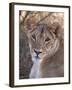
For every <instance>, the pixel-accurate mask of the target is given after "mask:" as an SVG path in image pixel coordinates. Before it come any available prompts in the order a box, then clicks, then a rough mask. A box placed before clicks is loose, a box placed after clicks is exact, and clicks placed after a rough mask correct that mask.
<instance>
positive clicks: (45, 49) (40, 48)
mask: <svg viewBox="0 0 72 90" xmlns="http://www.w3.org/2000/svg"><path fill="white" fill-rule="evenodd" d="M28 38H29V45H30V50H31V54H32V57H33V58H34V57H35V58H40V59H42V58H43V57H45V56H46V55H47V54H48V53H49V50H50V48H52V47H53V45H54V43H55V41H56V39H54V36H53V34H52V33H51V32H49V30H48V26H47V25H46V24H40V25H38V26H37V28H36V29H35V30H32V31H30V32H29V33H28Z"/></svg>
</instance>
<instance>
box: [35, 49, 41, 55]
mask: <svg viewBox="0 0 72 90" xmlns="http://www.w3.org/2000/svg"><path fill="white" fill-rule="evenodd" d="M34 52H35V53H36V54H37V56H38V55H39V54H40V53H42V52H41V51H39V50H36V49H34Z"/></svg>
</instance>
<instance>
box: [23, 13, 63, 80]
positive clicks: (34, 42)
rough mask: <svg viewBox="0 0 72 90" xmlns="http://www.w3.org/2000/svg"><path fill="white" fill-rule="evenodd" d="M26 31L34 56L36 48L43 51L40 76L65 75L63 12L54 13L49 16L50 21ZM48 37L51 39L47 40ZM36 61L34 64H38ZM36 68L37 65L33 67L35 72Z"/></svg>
mask: <svg viewBox="0 0 72 90" xmlns="http://www.w3.org/2000/svg"><path fill="white" fill-rule="evenodd" d="M33 19H34V18H33ZM47 20H48V18H47ZM25 32H26V34H27V36H28V38H29V46H30V51H31V55H32V58H33V57H34V55H35V52H34V50H39V51H41V52H42V53H41V54H40V55H39V57H40V60H41V61H40V62H38V63H40V65H39V72H40V78H43V77H62V76H64V35H63V33H64V29H63V14H61V13H58V14H57V13H54V14H52V15H51V16H50V17H49V20H48V23H44V22H42V23H41V24H38V25H37V27H36V29H34V30H33V29H32V30H31V29H30V30H29V29H27V30H26V31H25ZM46 39H49V40H47V41H46ZM35 63H36V61H35V62H34V66H35V65H36V64H37V63H36V64H35ZM35 68H37V67H34V69H33V68H32V71H33V72H34V70H35ZM33 74H34V73H33ZM31 75H32V73H31ZM33 76H34V75H33ZM34 78H35V77H34ZM37 78H38V77H37Z"/></svg>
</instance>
